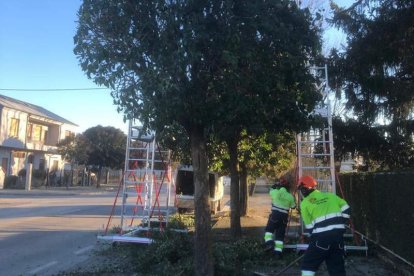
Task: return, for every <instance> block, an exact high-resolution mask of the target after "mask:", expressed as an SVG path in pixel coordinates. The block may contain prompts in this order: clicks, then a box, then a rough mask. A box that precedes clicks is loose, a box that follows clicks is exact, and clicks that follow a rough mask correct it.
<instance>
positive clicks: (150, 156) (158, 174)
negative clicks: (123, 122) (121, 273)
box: [98, 120, 176, 243]
mask: <svg viewBox="0 0 414 276" xmlns="http://www.w3.org/2000/svg"><path fill="white" fill-rule="evenodd" d="M170 154H171V153H170V151H166V150H163V149H162V148H160V147H159V145H158V143H157V141H156V134H155V132H148V133H145V132H143V130H142V127H141V126H140V125H135V124H134V120H130V122H129V127H128V135H127V143H126V154H125V169H124V172H123V177H122V180H121V182H120V185H119V187H118V193H117V195H116V197H115V201H114V205H113V208H112V211H111V215H110V217H109V220H108V224H107V226H106V229H105V233H104V235H102V236H98V239H102V240H110V241H119V242H135V243H151V242H152V239H151V238H150V237H148V233H149V230H150V229H152V230H154V229H156V230H162V229H163V228H164V227H166V226H167V224H168V220H169V216H170V215H171V214H172V213H173V212H175V211H176V208H175V207H174V203H175V200H171V198H172V197H173V196H175V191H172V187H174V185H172V175H171V164H170ZM119 201H120V202H119ZM117 204H120V206H117ZM119 207H120V208H119ZM116 209H118V210H119V209H120V215H119V216H118V217H116V218H115V217H114V215H115V212H116ZM116 219H119V220H118V221H119V224H116V223H114V220H116ZM111 226H112V227H114V228H115V229H116V231H115V233H113V234H108V233H109V231H110V229H109V227H111ZM142 233H144V234H142ZM145 235H146V236H145Z"/></svg>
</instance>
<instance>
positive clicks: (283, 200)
mask: <svg viewBox="0 0 414 276" xmlns="http://www.w3.org/2000/svg"><path fill="white" fill-rule="evenodd" d="M269 195H270V197H271V198H272V210H276V211H279V212H282V213H288V212H289V208H295V207H296V204H295V199H294V198H293V196H292V194H290V193H289V192H288V191H287V190H286V188H284V187H281V188H279V189H270V191H269Z"/></svg>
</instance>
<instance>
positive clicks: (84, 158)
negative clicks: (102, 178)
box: [58, 125, 126, 169]
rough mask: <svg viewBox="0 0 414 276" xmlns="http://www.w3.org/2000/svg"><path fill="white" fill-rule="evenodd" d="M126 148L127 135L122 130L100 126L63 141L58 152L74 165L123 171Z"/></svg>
mask: <svg viewBox="0 0 414 276" xmlns="http://www.w3.org/2000/svg"><path fill="white" fill-rule="evenodd" d="M125 146H126V135H125V134H124V133H123V132H122V131H121V130H120V129H117V128H114V127H103V126H100V125H98V126H95V127H91V128H88V129H87V130H85V131H84V132H83V133H82V134H78V135H76V136H75V137H68V138H66V139H64V140H63V141H61V142H60V143H59V144H58V152H59V153H60V154H61V155H62V157H63V158H65V159H66V160H68V161H71V162H74V163H78V164H83V165H91V166H97V167H109V168H113V169H121V168H123V166H124V162H125Z"/></svg>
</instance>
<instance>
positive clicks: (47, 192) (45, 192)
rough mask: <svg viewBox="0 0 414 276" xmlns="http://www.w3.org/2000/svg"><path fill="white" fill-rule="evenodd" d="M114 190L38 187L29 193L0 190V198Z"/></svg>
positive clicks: (21, 190) (109, 188) (102, 186)
mask: <svg viewBox="0 0 414 276" xmlns="http://www.w3.org/2000/svg"><path fill="white" fill-rule="evenodd" d="M115 190H116V189H115V188H114V187H113V186H110V185H108V186H107V185H101V187H100V188H96V186H70V187H68V188H67V187H47V188H46V187H44V186H42V187H39V188H32V189H31V190H30V191H26V190H24V189H0V196H2V195H9V196H59V195H62V196H69V195H79V194H89V195H91V194H100V193H106V192H111V191H115Z"/></svg>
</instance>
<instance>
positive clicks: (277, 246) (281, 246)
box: [275, 241, 283, 251]
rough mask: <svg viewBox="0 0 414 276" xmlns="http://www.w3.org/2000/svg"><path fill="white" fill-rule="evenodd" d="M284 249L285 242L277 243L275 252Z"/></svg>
mask: <svg viewBox="0 0 414 276" xmlns="http://www.w3.org/2000/svg"><path fill="white" fill-rule="evenodd" d="M282 249H283V241H275V250H276V251H282Z"/></svg>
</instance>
